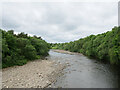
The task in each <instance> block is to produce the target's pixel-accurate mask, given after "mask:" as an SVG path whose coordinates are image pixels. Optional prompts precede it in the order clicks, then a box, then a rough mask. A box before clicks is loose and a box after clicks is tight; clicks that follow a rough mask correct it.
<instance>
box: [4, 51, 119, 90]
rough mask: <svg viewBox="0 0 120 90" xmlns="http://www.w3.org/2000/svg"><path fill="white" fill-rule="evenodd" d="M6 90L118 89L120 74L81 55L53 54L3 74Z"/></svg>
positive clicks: (65, 52) (67, 52)
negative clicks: (25, 89)
mask: <svg viewBox="0 0 120 90" xmlns="http://www.w3.org/2000/svg"><path fill="white" fill-rule="evenodd" d="M2 71H3V72H2V75H3V76H2V87H3V88H46V87H52V88H58V87H59V88H117V87H119V82H118V79H119V76H118V70H117V69H116V68H115V67H113V66H111V65H109V64H104V63H101V62H99V61H97V60H94V59H89V58H87V57H86V56H84V55H82V54H80V53H72V52H69V51H64V50H50V52H49V56H48V57H47V60H42V61H41V60H35V61H31V62H28V63H27V64H26V65H23V66H14V67H10V68H5V69H3V70H2Z"/></svg>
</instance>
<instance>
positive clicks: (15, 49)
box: [0, 29, 50, 68]
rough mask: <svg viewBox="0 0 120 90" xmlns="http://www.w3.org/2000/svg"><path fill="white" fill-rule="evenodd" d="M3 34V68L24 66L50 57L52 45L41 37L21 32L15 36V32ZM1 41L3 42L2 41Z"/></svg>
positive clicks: (0, 30)
mask: <svg viewBox="0 0 120 90" xmlns="http://www.w3.org/2000/svg"><path fill="white" fill-rule="evenodd" d="M0 32H2V67H3V68H5V67H10V66H14V65H23V64H26V63H27V61H30V60H35V59H40V58H42V57H44V56H46V55H48V51H49V49H50V45H49V44H48V43H47V42H46V41H44V40H42V38H41V37H37V36H33V37H32V36H28V35H27V34H25V33H23V32H21V33H20V34H18V35H16V34H14V31H13V30H10V31H5V30H2V29H0ZM0 41H1V40H0Z"/></svg>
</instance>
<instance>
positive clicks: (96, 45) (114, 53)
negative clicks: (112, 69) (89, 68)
mask: <svg viewBox="0 0 120 90" xmlns="http://www.w3.org/2000/svg"><path fill="white" fill-rule="evenodd" d="M51 47H52V48H55V49H64V50H69V51H71V52H79V53H83V54H84V55H87V56H89V57H94V58H97V59H99V60H101V61H108V62H110V63H111V64H120V27H114V28H113V29H112V31H108V32H106V33H102V34H98V35H96V36H95V35H90V36H88V37H86V38H82V39H79V40H77V41H74V42H69V43H55V44H51Z"/></svg>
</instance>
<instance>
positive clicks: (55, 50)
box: [52, 49, 83, 55]
mask: <svg viewBox="0 0 120 90" xmlns="http://www.w3.org/2000/svg"><path fill="white" fill-rule="evenodd" d="M52 51H54V52H58V53H64V54H70V55H76V54H78V55H83V54H81V53H78V52H70V51H66V50H60V49H52Z"/></svg>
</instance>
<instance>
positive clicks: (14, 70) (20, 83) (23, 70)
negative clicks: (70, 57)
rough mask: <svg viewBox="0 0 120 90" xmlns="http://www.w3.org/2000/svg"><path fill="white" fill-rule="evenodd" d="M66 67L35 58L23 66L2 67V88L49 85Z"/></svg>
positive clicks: (43, 86) (44, 86)
mask: <svg viewBox="0 0 120 90" xmlns="http://www.w3.org/2000/svg"><path fill="white" fill-rule="evenodd" d="M65 67H66V65H65V64H60V63H57V62H54V61H52V60H51V61H50V60H35V61H31V62H28V63H27V64H26V65H23V66H14V67H9V68H5V69H2V88H46V87H50V85H51V84H52V83H54V82H55V81H56V78H57V77H59V76H60V75H61V74H62V73H61V71H62V70H63V69H64V68H65Z"/></svg>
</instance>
